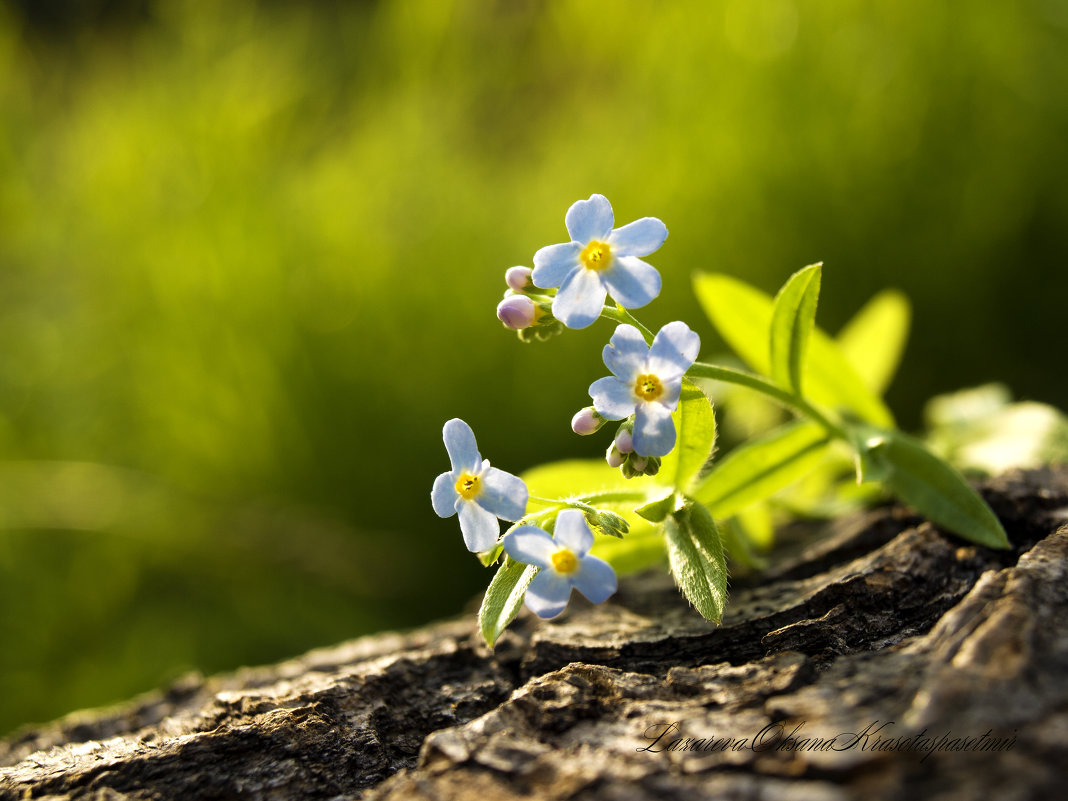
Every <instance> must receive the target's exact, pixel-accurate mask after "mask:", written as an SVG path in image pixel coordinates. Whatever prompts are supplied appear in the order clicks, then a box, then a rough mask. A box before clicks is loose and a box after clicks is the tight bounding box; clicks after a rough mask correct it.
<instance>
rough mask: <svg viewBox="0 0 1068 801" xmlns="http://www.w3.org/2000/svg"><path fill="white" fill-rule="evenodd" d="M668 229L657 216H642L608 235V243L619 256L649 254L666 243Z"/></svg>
mask: <svg viewBox="0 0 1068 801" xmlns="http://www.w3.org/2000/svg"><path fill="white" fill-rule="evenodd" d="M667 235H668V229H667V226H666V225H664V223H662V222H661V221H660V220H658V219H657V218H656V217H642V218H641V219H640V220H635V221H634V222H632V223H627V224H626V225H624V226H623V227H622V228H617V229H616V230H614V231H613V232H612V233H611V234H609V236H608V244H609V245H610V246H611V247H612V252H613V253H614V254H615V255H617V256H648V255H649V254H650V253H652V252H653V251H654V250H656V249H657V248H659V247H660V246H661V245H663V244H664V240H665V239H667Z"/></svg>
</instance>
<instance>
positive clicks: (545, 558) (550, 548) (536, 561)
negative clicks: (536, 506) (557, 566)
mask: <svg viewBox="0 0 1068 801" xmlns="http://www.w3.org/2000/svg"><path fill="white" fill-rule="evenodd" d="M504 550H505V552H506V553H507V554H508V555H509V556H510V557H512V558H513V559H515V560H516V561H517V562H522V563H523V564H525V565H537V566H538V567H548V566H549V565H551V564H552V557H553V554H554V553H555V552H556V551H558V550H560V546H558V545H557V544H556V543H555V542H553V538H552V537H550V536H549V534H548V533H547V532H546V531H545V530H544V529H540V528H538V527H537V526H519V527H518V528H515V529H512V530H511V531H509V532H508V533H507V534H505V536H504Z"/></svg>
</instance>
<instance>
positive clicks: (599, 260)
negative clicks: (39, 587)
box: [579, 239, 612, 270]
mask: <svg viewBox="0 0 1068 801" xmlns="http://www.w3.org/2000/svg"><path fill="white" fill-rule="evenodd" d="M579 258H580V259H582V263H583V264H584V265H585V266H586V269H588V270H603V269H605V268H606V267H607V266H608V265H609V264H610V263H611V262H612V248H610V247H608V245H606V244H605V243H604V242H598V241H597V240H596V239H595V240H593V241H592V242H590V244H588V245H586V247H585V248H583V250H582V253H581V254H580V255H579Z"/></svg>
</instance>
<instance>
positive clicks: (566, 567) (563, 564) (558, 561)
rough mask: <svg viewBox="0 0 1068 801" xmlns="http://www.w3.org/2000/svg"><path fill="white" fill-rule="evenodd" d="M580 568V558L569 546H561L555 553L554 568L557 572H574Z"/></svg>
mask: <svg viewBox="0 0 1068 801" xmlns="http://www.w3.org/2000/svg"><path fill="white" fill-rule="evenodd" d="M577 569H578V559H577V558H576V557H575V554H573V553H571V551H569V550H568V549H567V548H561V549H560V550H559V551H557V552H556V553H554V554H553V570H555V571H556V572H557V573H563V574H565V575H567V574H568V573H574V572H575V571H576V570H577Z"/></svg>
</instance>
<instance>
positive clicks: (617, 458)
mask: <svg viewBox="0 0 1068 801" xmlns="http://www.w3.org/2000/svg"><path fill="white" fill-rule="evenodd" d="M604 458H605V461H606V462H608V466H609V467H622V466H623V462H625V461H626V460H627V457H626V456H624V455H623V454H622V453H620V452H619V448H617V447H616V444H615V443H614V442H613V443H612V444H611V445H609V446H608V453H606V454H605V455H604Z"/></svg>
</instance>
